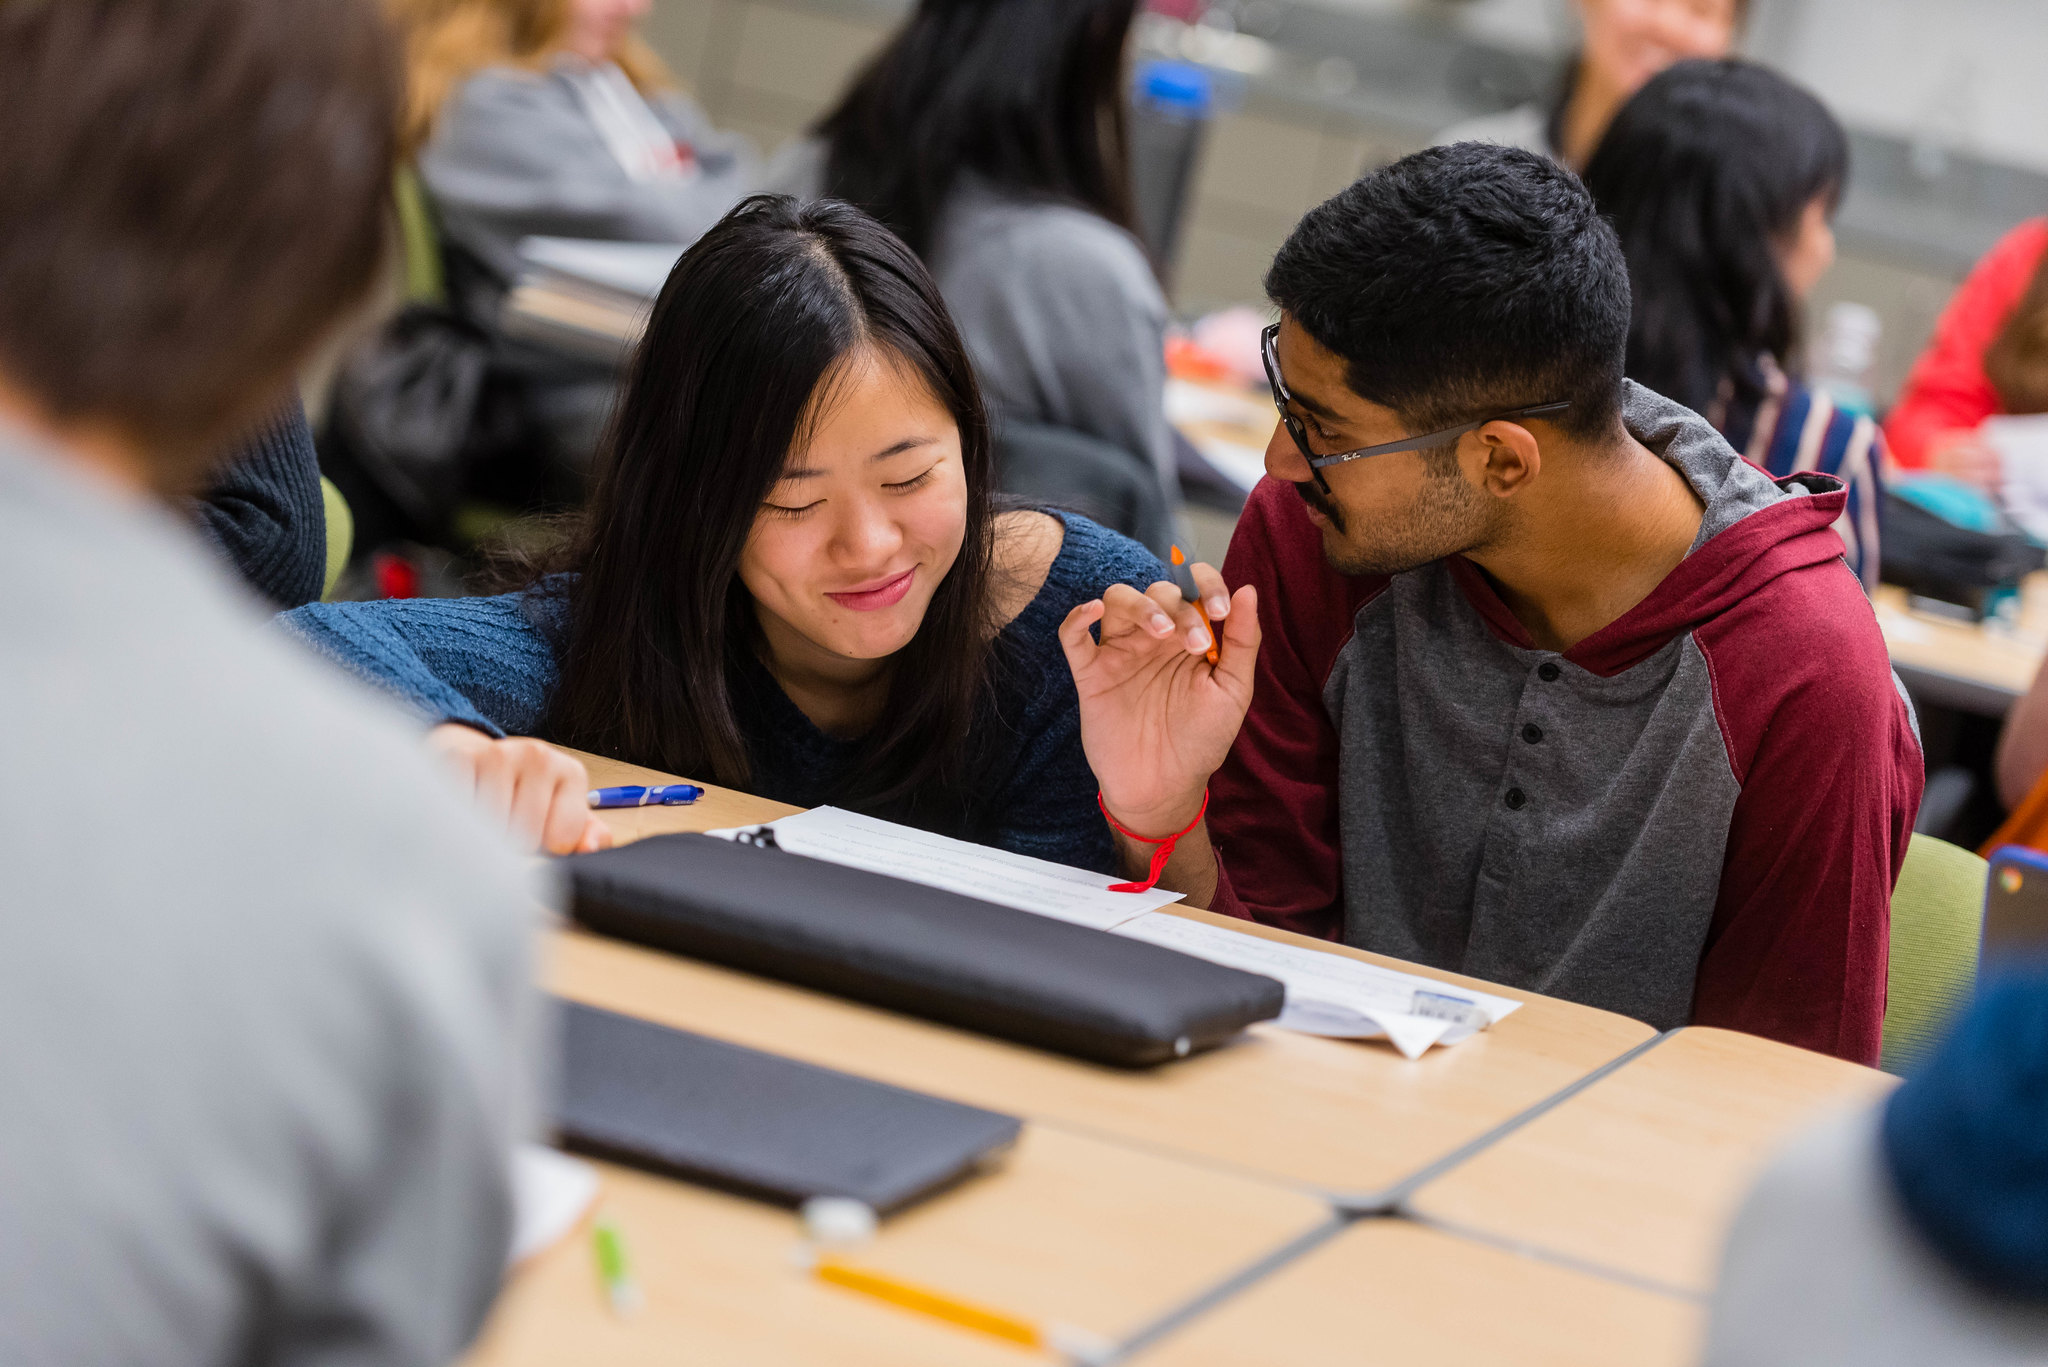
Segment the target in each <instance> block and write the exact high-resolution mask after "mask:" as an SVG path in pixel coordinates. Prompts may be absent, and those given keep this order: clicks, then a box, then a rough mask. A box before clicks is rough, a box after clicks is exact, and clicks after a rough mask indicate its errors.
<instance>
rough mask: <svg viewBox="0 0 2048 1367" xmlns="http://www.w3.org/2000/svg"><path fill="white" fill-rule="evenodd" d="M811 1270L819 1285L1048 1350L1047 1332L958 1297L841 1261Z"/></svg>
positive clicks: (832, 1260)
mask: <svg viewBox="0 0 2048 1367" xmlns="http://www.w3.org/2000/svg"><path fill="white" fill-rule="evenodd" d="M812 1270H813V1271H815V1272H816V1273H817V1274H818V1279H819V1280H820V1281H826V1282H830V1283H832V1284H833V1285H834V1286H843V1287H845V1288H846V1289H847V1290H849V1291H858V1292H860V1293H861V1294H862V1295H867V1296H873V1297H874V1298H875V1299H876V1300H878V1301H887V1302H888V1303H889V1304H890V1305H896V1306H901V1307H902V1308H903V1309H905V1310H914V1311H916V1312H917V1313H918V1314H921V1315H929V1316H931V1317H932V1318H933V1319H936V1320H944V1321H945V1322H946V1323H948V1324H957V1325H959V1326H960V1327H961V1328H962V1329H972V1330H975V1331H976V1332H978V1333H983V1334H987V1335H989V1336H990V1337H991V1338H999V1339H1002V1340H1004V1341H1005V1342H1008V1343H1016V1344H1022V1345H1023V1346H1024V1347H1026V1348H1044V1347H1046V1346H1047V1342H1048V1341H1047V1338H1046V1335H1045V1331H1044V1330H1042V1329H1040V1328H1039V1327H1038V1326H1037V1325H1035V1324H1033V1323H1032V1322H1031V1321H1029V1320H1025V1319H1019V1318H1017V1317H1016V1316H1015V1315H1006V1314H1004V1313H1003V1312H1002V1311H1000V1310H990V1309H989V1308H987V1307H986V1306H981V1305H975V1304H974V1303H972V1302H971V1301H963V1300H961V1299H959V1298H958V1297H956V1296H948V1295H946V1294H945V1293H943V1292H939V1291H928V1290H926V1289H925V1288H924V1287H921V1286H912V1285H911V1284H910V1283H909V1282H905V1281H898V1280H897V1279H896V1278H894V1277H889V1276H884V1275H883V1274H882V1273H880V1272H871V1271H869V1270H868V1269H866V1268H864V1267H855V1266H854V1265H853V1264H851V1263H848V1262H843V1261H841V1260H840V1259H838V1258H819V1259H818V1260H817V1262H816V1263H815V1264H814V1265H813V1269H812Z"/></svg>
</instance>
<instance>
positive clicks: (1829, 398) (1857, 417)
mask: <svg viewBox="0 0 2048 1367" xmlns="http://www.w3.org/2000/svg"><path fill="white" fill-rule="evenodd" d="M1765 439H1766V441H1767V443H1768V444H1767V446H1766V448H1765V460H1764V462H1763V463H1764V466H1765V468H1766V469H1768V470H1769V471H1770V472H1771V473H1772V474H1773V475H1789V474H1791V473H1793V472H1794V471H1797V470H1818V471H1820V472H1821V473H1822V474H1824V475H1834V474H1845V472H1846V473H1854V472H1857V471H1860V470H1863V469H1865V468H1871V469H1875V468H1876V466H1877V465H1878V464H1879V462H1880V458H1881V456H1882V453H1883V450H1884V433H1883V430H1882V429H1881V428H1879V427H1878V425H1877V420H1876V419H1875V418H1872V417H1871V416H1870V415H1869V414H1867V413H1864V412H1861V411H1859V410H1857V409H1854V408H1845V407H1843V406H1842V405H1841V404H1839V403H1837V402H1835V398H1834V396H1833V395H1832V394H1830V393H1828V391H1827V390H1825V389H1816V388H1814V387H1813V386H1812V385H1809V384H1807V383H1805V382H1804V381H1801V380H1789V381H1787V382H1786V385H1785V390H1784V394H1783V397H1782V400H1781V401H1780V403H1779V404H1778V409H1777V414H1776V417H1775V419H1774V423H1773V429H1772V431H1771V432H1770V433H1768V434H1766V436H1765ZM1752 449H1754V448H1753V447H1752ZM1845 477H1846V474H1845Z"/></svg>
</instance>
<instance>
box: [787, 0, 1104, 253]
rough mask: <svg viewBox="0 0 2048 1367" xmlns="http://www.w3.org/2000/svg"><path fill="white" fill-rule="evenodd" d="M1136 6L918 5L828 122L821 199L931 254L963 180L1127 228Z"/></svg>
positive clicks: (966, 0) (923, 0)
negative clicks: (1129, 45) (1130, 42)
mask: <svg viewBox="0 0 2048 1367" xmlns="http://www.w3.org/2000/svg"><path fill="white" fill-rule="evenodd" d="M1136 13H1137V0H920V3H919V5H918V7H917V9H916V10H915V11H914V12H913V13H912V14H911V16H910V18H909V19H908V20H907V21H906V22H905V23H904V25H903V27H902V29H901V30H899V31H898V32H897V34H896V36H895V37H894V38H892V39H891V40H890V41H889V43H888V45H887V46H886V47H884V48H883V49H882V51H881V52H880V53H879V54H878V55H877V56H876V57H875V58H874V60H873V61H871V62H869V64H868V66H867V68H866V70H864V71H863V72H862V73H861V74H860V76H859V77H858V78H856V79H855V81H854V83H853V85H852V87H851V88H850V89H848V91H847V92H846V96H845V98H844V99H842V100H841V101H840V102H839V106H838V108H836V109H834V110H833V111H832V112H831V113H829V114H827V115H826V116H825V117H824V118H823V119H821V120H820V121H819V123H818V126H817V132H818V134H819V136H820V137H822V138H823V139H824V140H825V143H826V161H825V192H826V193H827V194H830V195H832V196H834V197H836V198H839V199H843V200H847V201H848V202H850V203H853V204H858V205H860V206H861V207H863V208H865V209H867V210H868V211H869V212H870V213H873V214H874V215H875V216H876V217H877V218H879V219H881V220H882V221H883V222H884V223H886V224H888V225H889V226H890V227H891V228H893V229H894V230H895V231H896V232H897V233H898V234H899V235H900V236H901V237H902V238H903V240H904V241H905V242H907V243H909V244H910V247H911V250H913V251H915V252H917V253H918V254H920V255H928V254H929V252H930V250H931V245H932V233H933V227H934V224H935V223H936V221H937V219H938V216H939V211H940V209H941V208H942V206H943V205H944V204H945V201H946V197H947V195H948V194H950V193H951V192H952V190H953V188H954V185H955V183H956V182H957V180H958V179H959V176H960V173H961V172H963V171H970V172H974V173H976V174H978V175H980V176H981V177H982V178H984V179H985V180H987V181H988V182H989V183H990V184H991V185H992V186H993V187H994V188H996V189H998V190H1003V191H1008V192H1010V193H1013V194H1019V195H1025V196H1042V197H1044V198H1047V199H1052V200H1057V201H1061V202H1064V203H1069V204H1073V205H1077V206H1079V207H1081V208H1084V209H1088V210H1092V211H1093V212H1095V213H1097V214H1100V215H1101V216H1102V217H1104V218H1106V219H1108V220H1109V221H1110V222H1112V223H1115V224H1117V225H1118V226H1119V227H1123V228H1129V227H1131V226H1132V222H1133V220H1132V216H1131V198H1130V151H1129V139H1128V135H1127V133H1126V124H1125V118H1124V99H1123V50H1124V40H1125V38H1126V36H1127V35H1128V34H1129V32H1130V27H1131V20H1132V17H1133V16H1134V15H1135V14H1136Z"/></svg>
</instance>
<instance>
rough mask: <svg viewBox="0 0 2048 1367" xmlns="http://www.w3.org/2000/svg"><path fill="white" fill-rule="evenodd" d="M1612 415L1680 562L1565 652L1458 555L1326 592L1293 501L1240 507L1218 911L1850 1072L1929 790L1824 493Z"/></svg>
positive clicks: (1628, 404)
mask: <svg viewBox="0 0 2048 1367" xmlns="http://www.w3.org/2000/svg"><path fill="white" fill-rule="evenodd" d="M1623 417H1624V421H1625V422H1626V423H1627V426H1628V428H1629V431H1630V432H1631V433H1632V434H1634V436H1635V438H1636V440H1638V441H1640V442H1642V443H1643V444H1644V445H1645V446H1647V447H1649V448H1650V449H1651V450H1652V451H1655V452H1657V453H1659V454H1660V455H1662V456H1663V457H1664V459H1665V460H1667V461H1669V462H1670V463H1671V464H1672V465H1673V466H1674V467H1675V468H1677V469H1678V470H1679V472H1680V473H1682V474H1683V475H1684V476H1685V477H1686V479H1687V480H1688V481H1689V482H1690V483H1691V484H1692V486H1693V488H1694V489H1695V490H1696V491H1697V492H1698V493H1699V496H1700V498H1701V500H1702V501H1703V502H1704V504H1705V505H1706V509H1705V514H1704V518H1703V520H1702V524H1701V527H1700V532H1699V538H1698V540H1697V541H1695V543H1694V545H1693V548H1692V550H1691V552H1690V553H1689V554H1688V555H1687V556H1686V558H1685V559H1684V560H1683V561H1682V562H1680V563H1679V565H1678V567H1677V568H1676V569H1674V570H1672V572H1671V573H1670V574H1669V575H1668V576H1666V578H1665V579H1664V582H1663V583H1661V584H1659V585H1658V586H1657V588H1656V589H1655V590H1653V591H1652V592H1651V593H1650V595H1649V596H1648V597H1647V598H1645V599H1644V600H1643V601H1642V602H1641V603H1639V604H1637V605H1636V606H1635V607H1634V608H1632V609H1630V610H1629V611H1628V612H1627V613H1625V614H1623V615H1622V616H1621V617H1620V618H1619V619H1617V620H1616V621H1614V622H1612V623H1610V624H1609V625H1608V626H1607V627H1605V628H1603V629H1602V630H1600V631H1598V632H1596V633H1594V634H1593V635H1592V636H1589V637H1587V638H1586V639H1585V640H1583V641H1581V642H1579V643H1578V644H1577V645H1576V646H1574V647H1572V648H1571V649H1570V650H1568V651H1565V652H1562V653H1559V652H1556V651H1549V650H1544V649H1541V648H1539V647H1538V646H1537V645H1536V644H1535V643H1534V642H1533V641H1532V640H1531V639H1530V637H1529V634H1528V632H1527V631H1525V630H1524V629H1523V627H1522V626H1521V624H1520V623H1519V622H1518V621H1517V620H1516V619H1515V617H1514V615H1513V614H1512V613H1511V612H1509V611H1508V609H1507V607H1506V606H1505V605H1504V604H1503V603H1502V602H1501V600H1500V598H1499V597H1498V596H1497V595H1496V594H1495V593H1494V591H1493V589H1492V588H1491V586H1490V585H1489V584H1488V582H1487V580H1486V577H1485V576H1484V575H1483V574H1481V573H1480V572H1479V570H1478V569H1477V568H1476V567H1475V566H1473V565H1472V564H1471V563H1470V562H1468V561H1466V560H1464V559H1463V558H1462V557H1452V558H1450V559H1448V560H1443V561H1438V562H1436V563H1434V564H1430V565H1425V566H1423V567H1422V568H1420V569H1417V570H1412V571H1410V572H1408V573H1406V574H1399V575H1395V576H1393V577H1391V578H1385V577H1380V578H1370V579H1350V578H1346V577H1344V576H1342V575H1339V574H1337V573H1336V572H1335V571H1333V570H1332V569H1330V568H1329V566H1328V565H1327V564H1326V563H1325V562H1324V560H1323V557H1322V553H1321V543H1320V538H1319V537H1318V535H1317V532H1316V529H1315V527H1314V526H1313V525H1312V524H1311V523H1310V522H1309V521H1308V519H1307V517H1306V516H1305V515H1304V512H1303V508H1302V504H1301V500H1300V498H1299V497H1298V496H1297V494H1296V493H1295V490H1294V489H1293V488H1292V487H1291V486H1289V485H1287V484H1284V483H1278V482H1276V481H1273V480H1270V479H1268V480H1266V481H1264V482H1262V483H1261V484H1260V485H1259V486H1258V488H1257V489H1256V490H1254V491H1253V493H1252V497H1251V500H1250V502H1249V503H1248V504H1247V505H1246V508H1245V512H1244V516H1243V518H1242V519H1241V520H1240V521H1239V523H1238V528H1237V534H1236V536H1235V537H1234V539H1233V540H1232V541H1231V544H1230V554H1229V556H1228V557H1227V558H1226V560H1225V562H1224V577H1225V579H1226V580H1228V581H1229V582H1230V583H1231V584H1232V585H1233V586H1235V585H1238V584H1244V583H1251V584H1256V585H1258V588H1259V616H1260V620H1261V622H1262V624H1263V626H1264V628H1265V643H1264V645H1263V646H1262V647H1261V649H1260V653H1259V666H1258V677H1257V685H1256V689H1255V693H1254V696H1253V699H1252V706H1251V711H1250V713H1249V715H1248V716H1247V717H1246V719H1245V724H1244V729H1243V730H1242V731H1241V732H1240V733H1239V736H1238V740H1237V744H1236V746H1235V748H1234V749H1233V750H1232V751H1231V755H1230V758H1229V760H1228V761H1226V763H1225V764H1224V767H1223V768H1222V769H1221V770H1219V771H1218V772H1217V774H1216V776H1215V780H1214V782H1213V785H1212V788H1213V794H1214V796H1213V798H1212V802H1211V806H1210V813H1209V821H1210V829H1211V832H1212V834H1213V836H1214V838H1215V841H1216V844H1217V848H1218V850H1219V852H1220V855H1221V863H1222V873H1223V879H1222V883H1221V886H1220V887H1219V889H1218V895H1217V899H1216V901H1215V903H1214V905H1215V908H1216V910H1218V911H1227V912H1231V913H1234V914H1236V915H1240V916H1248V917H1251V918H1253V919H1256V920H1260V921H1264V922H1267V923H1270V924H1273V925H1279V926H1285V927H1287V928H1289V929H1292V930H1298V931H1303V932H1305V933H1308V934H1312V935H1320V936H1324V937H1326V938H1331V939H1341V940H1343V941H1344V942H1345V943H1347V944H1352V945H1357V946H1359V947H1361V948H1364V949H1370V950H1374V951H1377V952H1380V953H1383V954H1391V955H1394V956H1396V957H1398V958H1402V959H1408V960H1411V961H1414V962H1417V963H1422V964H1428V965H1432V966H1435V967H1438V968H1444V969H1449V970H1453V971H1456V972H1460V973H1468V974H1472V975H1474V976H1476V977H1480V978H1486V979H1490V980H1492V981H1494V982H1498V983H1504V984H1507V985H1509V986H1512V987H1521V988H1525V989H1528V990H1531V991H1536V992H1542V993H1546V994H1549V995H1553V996H1559V997H1564V998H1568V999H1570V1000H1573V1001H1579V1002H1584V1003H1587V1004H1588V1005H1592V1006H1598V1007H1602V1008H1605V1009H1607V1010H1611V1011H1619V1012H1621V1013H1623V1014H1625V1015H1630V1016H1634V1017H1637V1018H1638V1019H1641V1020H1644V1021H1647V1022H1649V1023H1650V1024H1652V1025H1655V1026H1658V1027H1660V1028H1669V1027H1672V1026H1678V1025H1684V1024H1687V1023H1695V1024H1701V1025H1721V1026H1727V1027H1730V1028H1733V1029H1737V1030H1746V1031H1750V1032H1752V1033H1755V1034H1759V1035H1767V1036H1770V1037H1772V1038H1775V1039H1780V1040H1784V1041H1786V1042H1788V1043H1791V1044H1797V1045H1802V1046H1804V1047H1806V1048H1810V1049H1816V1050H1820V1051H1822V1052H1825V1053H1830V1054H1837V1055H1840V1056H1841V1057H1844V1058H1849V1059H1854V1060H1857V1061H1859V1062H1863V1063H1875V1062H1876V1061H1877V1057H1878V1051H1879V1044H1880V1032H1881V1027H1882V1024H1883V1019H1884V1004H1885V975H1886V966H1887V947H1888V937H1887V930H1888V924H1889V914H1890V913H1889V907H1890V899H1891V891H1892V884H1893V882H1894V881H1895V880H1896V878H1897V875H1898V869H1899V863H1900V861H1901V860H1902V859H1903V858H1904V857H1905V852H1906V843H1907V840H1908V838H1909V836H1910V834H1911V831H1912V825H1913V818H1914V815H1915V813H1916V812H1917V811H1918V809H1919V805H1920V788H1921V783H1922V779H1923V768H1922V760H1921V755H1920V747H1919V742H1918V738H1917V735H1916V732H1915V723H1914V719H1913V716H1912V712H1911V708H1910V706H1909V704H1908V703H1907V702H1906V701H1905V698H1904V695H1903V693H1902V692H1900V690H1899V689H1898V686H1897V683H1896V680H1895V679H1894V677H1893V675H1892V671H1891V664H1890V661H1889V658H1888V657H1887V655H1886V652H1885V645H1884V639H1883V637H1882V636H1881V635H1880V634H1879V632H1878V627H1877V621H1876V618H1875V617H1874V616H1873V615H1872V613H1871V609H1870V605H1869V603H1868V601H1867V600H1866V599H1865V598H1864V596H1863V592H1862V589H1861V587H1860V586H1859V585H1858V584H1857V581H1856V578H1855V576H1854V575H1853V574H1851V573H1850V571H1849V569H1848V567H1847V566H1846V565H1844V564H1843V563H1842V542H1841V539H1840V538H1839V537H1838V536H1837V535H1836V534H1835V533H1834V532H1833V531H1832V530H1831V529H1830V527H1831V524H1832V523H1833V522H1834V521H1835V519H1836V518H1838V517H1840V516H1841V513H1842V506H1843V501H1844V499H1845V497H1846V495H1845V494H1844V493H1843V492H1842V488H1841V485H1840V484H1839V483H1838V482H1837V481H1835V480H1833V479H1832V478H1829V477H1827V476H1821V475H1811V474H1808V475H1794V476H1791V477H1789V478H1786V479H1783V480H1778V481H1773V480H1772V479H1771V478H1770V477H1769V476H1768V475H1766V474H1764V473H1763V472H1762V471H1760V470H1758V469H1757V468H1756V467H1755V466H1753V465H1750V464H1748V463H1746V462H1745V461H1743V460H1742V459H1741V458H1740V457H1739V456H1737V455H1736V454H1735V452H1734V451H1733V450H1732V449H1731V448H1730V447H1729V446H1728V444H1727V443H1726V442H1725V441H1723V440H1722V439H1721V437H1720V435H1719V434H1718V433H1716V432H1715V431H1714V429H1713V428H1712V427H1710V426H1709V425H1708V424H1707V423H1706V422H1705V421H1704V420H1703V419H1701V418H1700V417H1698V416H1697V415H1696V414H1694V413H1692V412H1691V411H1690V410H1688V409H1685V408H1682V407H1680V406H1679V405H1677V404H1674V403H1672V402H1670V401H1668V400H1666V399H1663V398H1660V397H1659V396H1657V395H1655V394H1652V393H1651V392H1650V391H1648V390H1646V389H1642V388H1640V387H1639V386H1636V385H1633V384H1631V385H1629V386H1628V389H1627V393H1626V394H1625V396H1624V405H1623Z"/></svg>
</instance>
